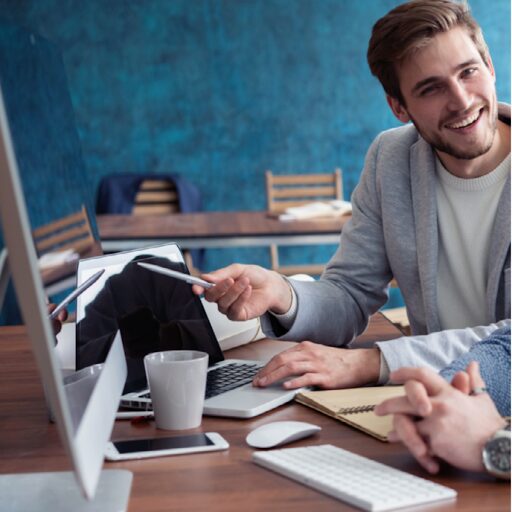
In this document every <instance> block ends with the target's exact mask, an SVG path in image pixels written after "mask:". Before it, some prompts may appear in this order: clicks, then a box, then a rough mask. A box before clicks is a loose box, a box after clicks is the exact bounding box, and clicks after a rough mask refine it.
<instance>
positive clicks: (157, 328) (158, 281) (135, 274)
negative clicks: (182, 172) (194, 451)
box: [76, 244, 223, 393]
mask: <svg viewBox="0 0 512 512" xmlns="http://www.w3.org/2000/svg"><path fill="white" fill-rule="evenodd" d="M141 261H143V262H147V263H152V264H154V265H158V266H161V267H165V268H169V269H172V270H177V271H179V272H183V273H187V274H188V269H187V266H186V264H185V261H184V259H183V255H182V254H181V251H180V249H179V247H178V246H177V245H176V244H167V245H165V246H159V247H150V248H144V249H138V250H134V251H127V252H121V253H116V254H111V255H106V256H100V257H97V258H90V259H87V260H82V261H80V264H79V268H78V284H80V283H82V282H84V281H85V280H86V279H88V278H89V277H90V276H92V275H93V274H95V273H97V272H98V270H101V269H105V272H104V273H103V275H102V276H101V277H100V279H99V280H98V281H97V282H96V283H95V284H93V285H92V286H91V287H90V288H89V289H88V290H87V291H85V292H84V293H83V294H82V295H81V296H80V297H79V299H78V301H77V319H76V323H77V327H76V334H77V336H76V367H77V369H80V368H84V367H86V366H90V365H93V364H96V363H101V362H103V361H104V360H105V358H106V355H107V354H108V350H109V348H110V345H111V344H112V341H113V339H114V337H115V334H116V332H117V330H118V329H119V330H120V331H121V338H122V341H123V346H124V350H125V354H126V360H127V365H128V377H127V381H126V386H125V390H124V392H125V393H126V392H130V391H137V390H140V389H144V388H145V387H146V386H147V382H146V375H145V371H144V362H143V359H144V356H145V355H146V354H149V353H151V352H159V351H161V350H202V351H204V352H207V353H208V354H209V356H210V357H209V364H214V363H217V362H218V361H221V360H223V355H222V351H221V349H220V346H219V344H218V342H217V339H216V337H215V334H214V332H213V330H212V328H211V325H210V322H209V320H208V317H207V315H206V313H205V311H204V309H203V306H202V304H201V300H200V298H199V297H198V296H197V295H194V294H193V293H192V288H191V286H190V285H189V284H187V283H184V282H183V281H179V280H177V279H174V278H172V277H168V276H165V275H162V274H158V273H156V272H152V271H151V270H147V269H145V268H143V267H141V266H139V265H137V263H138V262H141Z"/></svg>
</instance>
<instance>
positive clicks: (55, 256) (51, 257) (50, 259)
mask: <svg viewBox="0 0 512 512" xmlns="http://www.w3.org/2000/svg"><path fill="white" fill-rule="evenodd" d="M78 258H79V254H78V253H76V252H75V251H74V250H73V249H66V250H64V251H58V252H47V253H46V254H43V255H42V256H41V257H40V258H39V260H38V264H39V268H40V270H45V269H47V268H51V267H56V266H58V265H62V264H64V263H69V262H71V261H74V260H76V259H78Z"/></svg>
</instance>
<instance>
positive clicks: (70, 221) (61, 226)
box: [32, 206, 95, 256]
mask: <svg viewBox="0 0 512 512" xmlns="http://www.w3.org/2000/svg"><path fill="white" fill-rule="evenodd" d="M32 236H33V238H34V244H35V246H36V251H37V254H38V256H42V255H43V254H46V253H49V252H56V251H64V250H66V249H73V250H74V251H76V252H77V253H79V254H82V253H83V252H85V251H86V250H87V249H89V248H91V247H92V246H93V245H94V244H95V239H94V235H93V233H92V228H91V223H90V222H89V216H88V215H87V210H86V208H85V206H82V209H81V210H80V211H78V212H76V213H72V214H71V215H67V216H66V217H63V218H61V219H58V220H56V221H53V222H50V223H49V224H46V225H44V226H41V227H39V228H37V229H34V231H33V232H32Z"/></svg>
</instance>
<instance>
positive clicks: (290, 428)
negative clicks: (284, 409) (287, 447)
mask: <svg viewBox="0 0 512 512" xmlns="http://www.w3.org/2000/svg"><path fill="white" fill-rule="evenodd" d="M320 430H322V427H319V426H317V425H313V424H311V423H305V422H303V421H274V422H272V423H266V424H265V425H262V426H261V427H258V428H255V429H254V430H253V431H252V432H251V433H250V434H249V435H248V436H247V437H246V438H245V440H246V441H247V444H248V445H249V446H252V447H253V448H272V447H274V446H280V445H282V444H286V443H290V442H292V441H297V440H298V439H302V438H304V437H308V436H311V435H313V434H315V433H316V432H320Z"/></svg>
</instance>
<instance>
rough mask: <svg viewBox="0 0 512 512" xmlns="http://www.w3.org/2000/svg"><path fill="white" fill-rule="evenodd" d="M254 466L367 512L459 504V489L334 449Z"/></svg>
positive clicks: (299, 452)
mask: <svg viewBox="0 0 512 512" xmlns="http://www.w3.org/2000/svg"><path fill="white" fill-rule="evenodd" d="M253 462H255V463H256V464H259V465H260V466H263V467H265V468H267V469H271V470H272V471H276V472H277V473H280V474H282V475H284V476H287V477H289V478H292V479H293V480H297V481H298V482H300V483H302V484H305V485H307V486H309V487H312V488H313V489H316V490H317V491H321V492H324V493H325V494H328V495H329V496H332V497H334V498H336V499H339V500H341V501H346V502H347V503H350V504H351V505H354V506H356V507H359V508H362V509H363V510H371V511H375V512H377V511H384V510H394V509H397V508H401V507H410V506H415V505H423V504H426V503H432V502H435V501H441V500H448V499H454V498H455V497H456V496H457V493H456V492H455V491H454V490H453V489H449V488H448V487H444V486H442V485H439V484H436V483H434V482H430V481H429V480H425V479H423V478H418V477H417V476H413V475H409V474H408V473H404V472H403V471H399V470H398V469H394V468H391V467H389V466H386V465H384V464H381V463H380V462H375V461H373V460H371V459H367V458H366V457H361V456H360V455H356V454H355V453H351V452H348V451H347V450H343V449H341V448H338V447H336V446H333V445H331V444H324V445H319V446H306V447H304V448H286V449H284V450H268V451H261V452H255V453H254V454H253Z"/></svg>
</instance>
